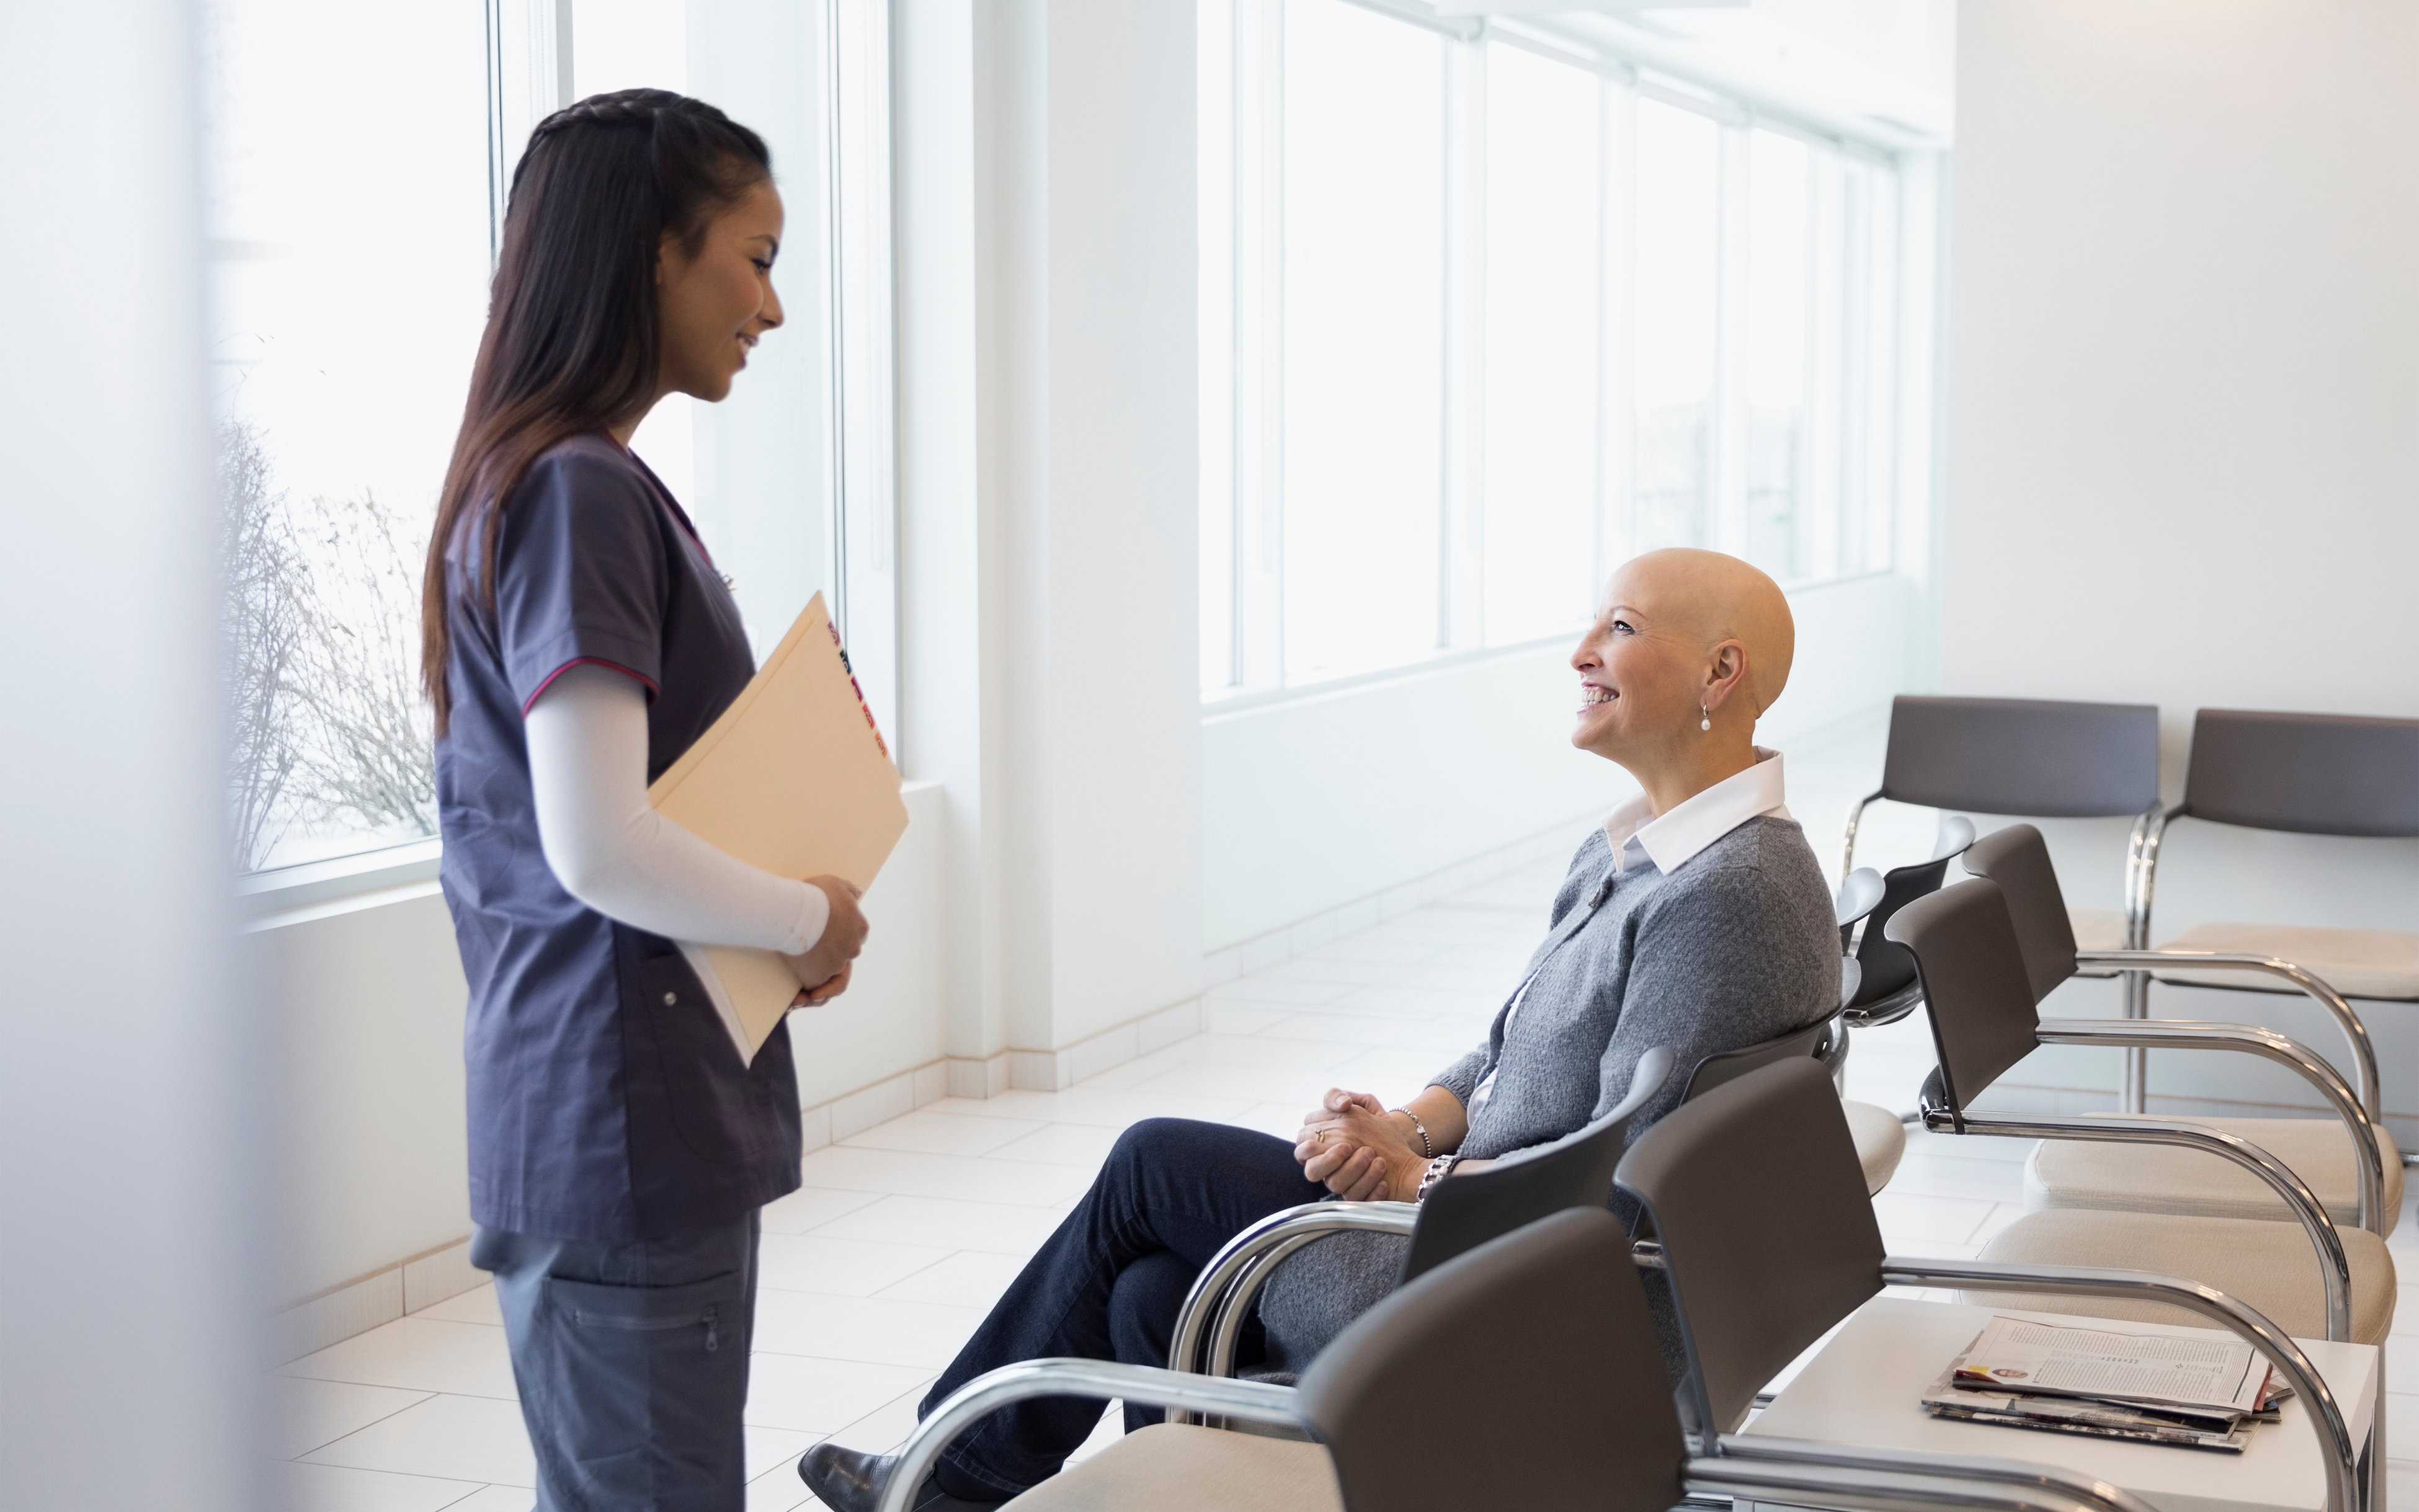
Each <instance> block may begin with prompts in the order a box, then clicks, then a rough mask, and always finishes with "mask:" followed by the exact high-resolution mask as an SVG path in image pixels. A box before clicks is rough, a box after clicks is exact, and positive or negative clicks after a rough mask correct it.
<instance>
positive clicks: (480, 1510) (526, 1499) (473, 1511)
mask: <svg viewBox="0 0 2419 1512" xmlns="http://www.w3.org/2000/svg"><path fill="white" fill-rule="evenodd" d="M534 1507H537V1492H534V1490H530V1488H528V1486H482V1488H479V1490H474V1492H470V1495H467V1498H462V1500H459V1503H445V1512H532V1509H534Z"/></svg>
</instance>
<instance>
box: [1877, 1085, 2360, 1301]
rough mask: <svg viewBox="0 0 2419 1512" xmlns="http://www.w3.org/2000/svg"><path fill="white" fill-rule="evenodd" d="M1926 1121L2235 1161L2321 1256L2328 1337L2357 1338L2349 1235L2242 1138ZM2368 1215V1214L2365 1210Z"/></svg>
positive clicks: (2298, 1182) (2014, 1122)
mask: <svg viewBox="0 0 2419 1512" xmlns="http://www.w3.org/2000/svg"><path fill="white" fill-rule="evenodd" d="M1935 1117H1936V1118H1938V1119H1939V1123H1938V1124H1937V1125H1934V1122H1933V1120H1934V1118H1935ZM1924 1121H1925V1124H1926V1126H1927V1127H1934V1128H1938V1129H1941V1130H1943V1131H1945V1130H1946V1129H1947V1128H1948V1127H1949V1125H1950V1124H1951V1123H1952V1122H1962V1124H1963V1125H1964V1132H1965V1133H1967V1134H2004V1135H2009V1136H2011V1137H2014V1138H2017V1139H2079V1140H2090V1141H2096V1142H2100V1143H2104V1144H2112V1145H2180V1146H2182V1147H2183V1148H2184V1149H2204V1150H2207V1151H2209V1152H2210V1153H2211V1154H2212V1155H2220V1156H2224V1157H2225V1158H2226V1159H2227V1160H2230V1161H2233V1162H2234V1163H2235V1164H2236V1165H2241V1166H2242V1167H2243V1168H2244V1169H2246V1170H2248V1171H2250V1172H2251V1173H2252V1174H2253V1175H2255V1176H2257V1177H2258V1178H2259V1179H2260V1180H2264V1181H2266V1182H2267V1183H2268V1184H2269V1186H2271V1187H2272V1188H2273V1189H2274V1190H2275V1192H2276V1195H2277V1196H2281V1197H2283V1198H2284V1199H2285V1206H2286V1207H2287V1208H2288V1209H2289V1210H2290V1211H2292V1214H2293V1216H2294V1217H2296V1218H2299V1219H2300V1220H2301V1221H2302V1231H2303V1233H2305V1234H2307V1235H2309V1236H2310V1247H2311V1248H2313V1249H2315V1250H2317V1251H2318V1252H2319V1282H2320V1284H2321V1285H2322V1286H2323V1288H2325V1291H2326V1299H2327V1337H2328V1338H2330V1339H2349V1338H2350V1337H2351V1261H2350V1258H2349V1257H2346V1256H2345V1254H2344V1247H2343V1235H2341V1234H2340V1233H2338V1232H2336V1230H2335V1223H2334V1218H2332V1217H2330V1216H2328V1213H2327V1210H2326V1207H2325V1205H2324V1204H2322V1203H2320V1202H2319V1199H2318V1195H2317V1194H2316V1193H2314V1192H2312V1191H2311V1190H2310V1188H2309V1185H2308V1184H2307V1183H2306V1182H2304V1181H2303V1180H2302V1179H2301V1178H2300V1177H2299V1176H2297V1175H2295V1174H2294V1173H2293V1170H2292V1168H2291V1167H2290V1166H2288V1165H2286V1164H2285V1163H2284V1162H2283V1161H2280V1160H2278V1159H2277V1158H2276V1157H2275V1156H2273V1155H2271V1154H2270V1153H2268V1152H2267V1151H2266V1150H2264V1149H2260V1148H2259V1147H2258V1146H2257V1145H2255V1144H2253V1143H2252V1142H2251V1141H2250V1140H2248V1139H2245V1138H2243V1137H2242V1135H2241V1134H2228V1133H2226V1131H2225V1130H2223V1129H2212V1128H2210V1127H2208V1126H2207V1125H2205V1124H2197V1123H2187V1122H2184V1121H2181V1120H2180V1119H2142V1118H2127V1119H2110V1118H2103V1117H2100V1116H2097V1115H2094V1114H2088V1113H2087V1114H2083V1115H2081V1116H2079V1117H2073V1118H2066V1119H1999V1118H1992V1117H1990V1116H1988V1115H1984V1116H1980V1117H1978V1116H1976V1115H1974V1114H1970V1113H1969V1114H1966V1115H1965V1116H1964V1118H1963V1119H1956V1120H1952V1119H1950V1118H1949V1117H1948V1116H1947V1115H1946V1114H1935V1113H1934V1112H1933V1111H1932V1110H1927V1111H1926V1116H1925V1120H1924ZM2362 1216H2363V1217H2366V1216H2368V1214H2367V1213H2366V1212H2365V1211H2364V1212H2363V1214H2362Z"/></svg>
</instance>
